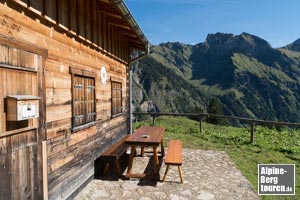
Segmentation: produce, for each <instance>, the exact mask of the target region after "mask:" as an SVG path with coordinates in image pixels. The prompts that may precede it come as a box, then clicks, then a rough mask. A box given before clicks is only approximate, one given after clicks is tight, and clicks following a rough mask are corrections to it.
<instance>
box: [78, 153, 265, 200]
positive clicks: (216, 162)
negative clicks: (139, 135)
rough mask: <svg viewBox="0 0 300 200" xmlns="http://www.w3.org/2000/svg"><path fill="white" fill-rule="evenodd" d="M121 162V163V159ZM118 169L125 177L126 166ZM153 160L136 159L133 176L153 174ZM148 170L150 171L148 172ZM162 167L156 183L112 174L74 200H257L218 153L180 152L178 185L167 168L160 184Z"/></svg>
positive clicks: (175, 172)
mask: <svg viewBox="0 0 300 200" xmlns="http://www.w3.org/2000/svg"><path fill="white" fill-rule="evenodd" d="M124 160H125V159H124ZM124 163H125V161H123V163H122V166H123V170H124V174H125V173H126V164H124ZM152 165H153V158H152V157H151V156H150V154H148V156H147V155H146V156H144V157H140V156H137V157H135V159H134V162H133V173H143V172H147V171H148V170H153V167H152ZM151 168H152V169H151ZM165 169H166V166H165V165H164V163H163V164H162V165H161V168H160V177H159V179H158V177H157V178H156V179H147V178H146V179H142V180H140V179H130V180H126V179H125V178H121V179H118V178H117V177H116V176H115V175H114V174H115V172H114V170H110V171H109V173H108V174H107V175H106V176H100V177H98V178H97V179H94V180H92V181H91V182H90V183H89V184H88V185H87V186H86V187H85V188H83V190H82V191H81V192H80V193H78V194H77V196H75V199H76V200H82V199H84V200H94V199H95V200H98V199H101V200H102V199H113V200H116V199H124V200H156V199H172V200H185V199H191V200H197V199H200V200H201V199H202V200H217V199H224V200H225V199H226V200H233V199H238V200H241V199H245V200H255V199H260V197H259V196H258V195H257V192H256V191H255V190H254V188H253V187H252V186H251V184H250V183H249V181H248V180H247V179H246V178H245V177H244V176H243V175H242V174H241V172H240V171H239V170H238V169H237V168H236V166H235V164H234V163H233V161H232V160H231V159H230V157H229V156H228V155H227V154H226V153H225V152H222V151H206V150H193V149H183V166H182V172H183V178H184V184H181V183H180V178H179V175H178V169H177V167H176V166H170V169H169V172H168V175H167V178H166V182H161V181H160V180H162V177H163V175H164V172H165Z"/></svg>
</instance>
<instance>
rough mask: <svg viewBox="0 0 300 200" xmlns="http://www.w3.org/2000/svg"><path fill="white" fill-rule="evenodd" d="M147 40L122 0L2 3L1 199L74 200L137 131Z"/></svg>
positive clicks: (1, 0) (11, 0)
mask: <svg viewBox="0 0 300 200" xmlns="http://www.w3.org/2000/svg"><path fill="white" fill-rule="evenodd" d="M133 52H134V53H135V54H136V52H138V53H139V55H140V56H143V55H145V54H147V52H148V41H147V39H146V37H145V36H144V34H143V32H142V31H141V30H140V28H139V26H138V25H137V23H136V21H135V20H134V19H133V17H132V15H131V14H130V12H129V11H128V9H127V7H126V5H125V4H124V2H123V1H122V0H0V178H1V181H0V199H67V198H69V197H70V196H72V194H74V192H76V191H78V189H79V188H80V187H82V186H83V185H84V184H85V183H86V182H88V181H89V180H91V179H92V178H93V176H94V168H95V167H94V162H95V160H96V159H97V158H98V157H99V156H100V155H101V154H102V153H103V152H104V151H105V150H106V149H107V148H109V147H110V146H111V145H112V144H114V143H116V142H117V141H118V140H119V139H120V138H121V137H123V136H124V135H125V134H128V133H129V129H130V115H129V111H130V101H129V96H130V95H129V80H130V79H129V71H130V69H129V64H130V63H131V62H132V61H133V60H134V59H135V58H133V57H132V55H133Z"/></svg>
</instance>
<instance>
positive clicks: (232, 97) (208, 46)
mask: <svg viewBox="0 0 300 200" xmlns="http://www.w3.org/2000/svg"><path fill="white" fill-rule="evenodd" d="M299 46H300V40H296V41H295V42H294V43H292V44H289V45H287V46H285V47H282V48H278V49H274V48H272V47H271V45H270V44H269V43H268V42H267V41H265V40H263V39H261V38H259V37H257V36H254V35H251V34H248V33H242V34H240V35H233V34H225V33H215V34H209V35H208V36H207V38H206V40H205V41H204V42H202V43H199V44H196V45H187V44H181V43H178V42H176V43H170V42H168V43H163V44H160V45H157V46H154V48H153V53H152V54H151V55H149V56H148V57H147V58H145V59H143V60H142V61H140V62H138V63H136V64H135V65H134V66H133V67H132V68H133V71H134V106H135V107H136V108H139V107H140V105H142V104H143V102H147V101H149V100H151V101H155V103H156V105H157V107H158V109H159V110H160V111H165V112H199V111H201V110H202V111H206V107H207V105H208V104H209V101H210V99H211V98H212V97H217V98H219V100H220V101H221V103H222V107H223V110H224V112H225V114H227V115H234V116H243V117H250V118H258V119H265V120H274V121H290V122H299V120H300V98H299V97H300V51H299Z"/></svg>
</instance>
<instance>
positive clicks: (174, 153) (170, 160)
mask: <svg viewBox="0 0 300 200" xmlns="http://www.w3.org/2000/svg"><path fill="white" fill-rule="evenodd" d="M165 164H166V165H167V168H166V172H165V174H164V177H163V182H164V181H165V179H166V176H167V173H168V170H169V166H170V165H175V166H178V172H179V176H180V181H181V183H183V177H182V173H181V165H182V141H181V140H170V142H169V147H168V151H167V155H166V158H165Z"/></svg>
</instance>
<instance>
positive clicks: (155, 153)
mask: <svg viewBox="0 0 300 200" xmlns="http://www.w3.org/2000/svg"><path fill="white" fill-rule="evenodd" d="M153 152H154V170H155V173H156V174H158V172H159V169H158V168H159V161H158V154H157V147H153Z"/></svg>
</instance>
